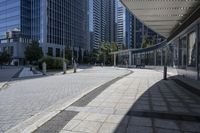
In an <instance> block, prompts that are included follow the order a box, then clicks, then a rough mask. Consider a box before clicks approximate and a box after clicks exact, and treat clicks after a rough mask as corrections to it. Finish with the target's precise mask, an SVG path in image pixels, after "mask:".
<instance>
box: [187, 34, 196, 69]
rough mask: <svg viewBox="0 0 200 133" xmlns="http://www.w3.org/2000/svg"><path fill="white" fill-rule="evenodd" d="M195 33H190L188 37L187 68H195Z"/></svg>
mask: <svg viewBox="0 0 200 133" xmlns="http://www.w3.org/2000/svg"><path fill="white" fill-rule="evenodd" d="M196 54H197V49H196V32H192V33H190V34H189V37H188V66H189V67H196Z"/></svg>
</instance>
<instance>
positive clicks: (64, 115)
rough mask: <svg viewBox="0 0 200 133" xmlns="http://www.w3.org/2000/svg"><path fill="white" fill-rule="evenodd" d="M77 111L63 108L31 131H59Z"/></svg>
mask: <svg viewBox="0 0 200 133" xmlns="http://www.w3.org/2000/svg"><path fill="white" fill-rule="evenodd" d="M77 114H78V112H76V111H66V110H63V111H62V112H60V113H59V114H57V115H56V116H55V117H53V118H52V119H50V120H49V121H48V122H46V123H45V124H43V125H42V126H41V127H39V128H38V129H37V130H36V131H34V132H33V133H59V132H60V130H62V129H63V128H64V126H65V125H66V124H67V123H68V122H69V121H70V120H71V119H72V118H73V117H74V116H75V115H77Z"/></svg>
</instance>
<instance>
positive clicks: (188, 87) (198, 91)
mask: <svg viewBox="0 0 200 133" xmlns="http://www.w3.org/2000/svg"><path fill="white" fill-rule="evenodd" d="M172 80H173V81H175V83H177V84H178V85H180V86H182V87H183V88H184V89H186V90H187V91H189V92H191V93H193V94H195V95H197V96H200V88H197V87H196V86H194V85H191V84H188V83H187V82H184V81H183V80H182V79H180V78H172Z"/></svg>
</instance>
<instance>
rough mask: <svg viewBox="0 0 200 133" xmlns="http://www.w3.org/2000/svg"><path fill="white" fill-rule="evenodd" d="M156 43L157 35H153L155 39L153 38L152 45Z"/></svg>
mask: <svg viewBox="0 0 200 133" xmlns="http://www.w3.org/2000/svg"><path fill="white" fill-rule="evenodd" d="M156 43H157V39H156V36H153V39H152V45H156Z"/></svg>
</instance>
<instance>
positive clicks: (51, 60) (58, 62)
mask: <svg viewBox="0 0 200 133" xmlns="http://www.w3.org/2000/svg"><path fill="white" fill-rule="evenodd" d="M43 62H46V64H47V69H62V68H63V58H59V57H51V56H46V57H43V58H42V59H40V60H39V68H40V69H42V63H43ZM65 62H66V63H67V64H68V62H69V61H68V60H66V59H65Z"/></svg>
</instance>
